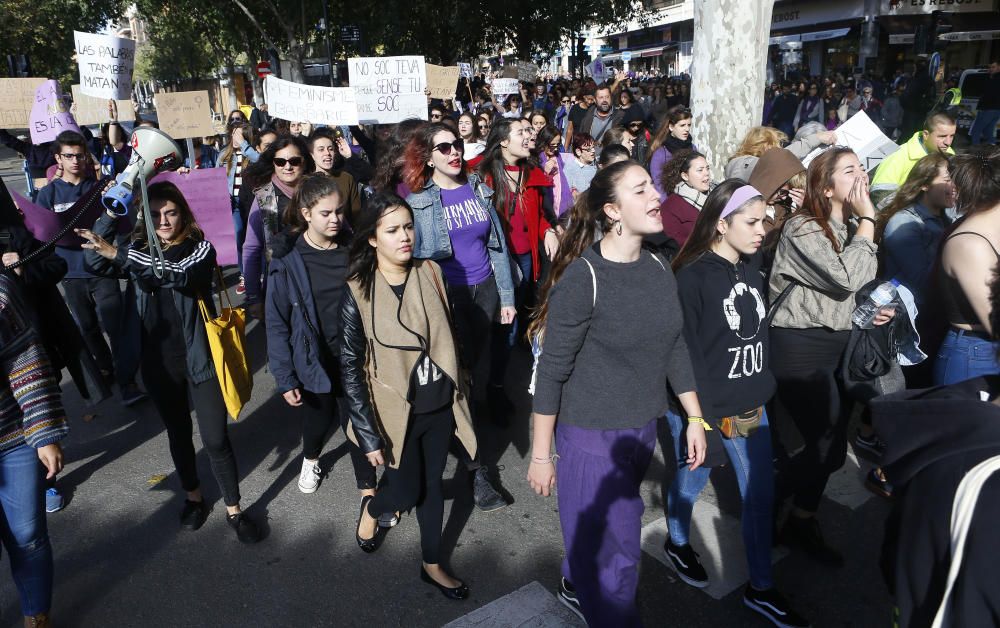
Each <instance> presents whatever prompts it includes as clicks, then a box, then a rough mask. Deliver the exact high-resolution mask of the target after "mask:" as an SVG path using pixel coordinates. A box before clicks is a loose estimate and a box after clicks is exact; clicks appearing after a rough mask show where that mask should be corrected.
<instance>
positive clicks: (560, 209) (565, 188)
mask: <svg viewBox="0 0 1000 628" xmlns="http://www.w3.org/2000/svg"><path fill="white" fill-rule="evenodd" d="M536 144H537V145H538V146H540V147H541V150H540V151H539V154H538V156H539V160H540V162H541V165H542V172H544V173H545V174H547V175H549V176H550V177H551V178H552V183H553V189H552V209H553V210H554V211H555V214H556V216H562V215H563V214H564V213H566V212H567V211H569V208H570V207H572V206H573V190H572V189H571V188H570V186H569V181H567V180H566V174H565V172H564V170H565V168H566V164H565V163H564V162H563V158H562V155H561V154H559V149H560V148H562V134H561V133H560V132H559V129H557V128H556V127H555V126H553V125H551V124H547V125H545V126H544V127H542V130H541V131H539V132H538V139H537V141H536Z"/></svg>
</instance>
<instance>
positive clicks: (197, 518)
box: [181, 499, 208, 530]
mask: <svg viewBox="0 0 1000 628" xmlns="http://www.w3.org/2000/svg"><path fill="white" fill-rule="evenodd" d="M205 519H208V506H206V505H205V502H204V501H200V502H193V501H191V500H190V499H185V500H184V508H183V509H182V510H181V527H182V528H186V529H188V530H197V529H198V528H200V527H201V526H202V524H203V523H205Z"/></svg>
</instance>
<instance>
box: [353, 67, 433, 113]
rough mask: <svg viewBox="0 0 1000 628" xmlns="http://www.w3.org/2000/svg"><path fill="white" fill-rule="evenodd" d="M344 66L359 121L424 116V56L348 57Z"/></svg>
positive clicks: (425, 82) (425, 104) (425, 100)
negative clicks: (346, 69) (346, 68)
mask: <svg viewBox="0 0 1000 628" xmlns="http://www.w3.org/2000/svg"><path fill="white" fill-rule="evenodd" d="M347 66H348V73H349V75H350V79H351V87H352V88H353V89H354V94H355V98H356V100H357V105H358V118H359V119H360V121H361V122H363V123H376V124H394V123H396V122H402V121H403V120H406V119H408V118H417V119H419V120H426V119H427V96H426V95H425V94H424V88H425V86H426V85H427V74H426V71H425V69H424V58H423V57H417V56H406V57H355V58H353V59H348V60H347Z"/></svg>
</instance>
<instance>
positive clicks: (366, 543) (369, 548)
mask: <svg viewBox="0 0 1000 628" xmlns="http://www.w3.org/2000/svg"><path fill="white" fill-rule="evenodd" d="M371 500H372V495H365V496H364V497H362V498H361V510H360V511H359V512H358V528H357V530H355V531H354V537H355V538H356V539H357V541H358V547H360V548H361V551H363V552H365V553H366V554H371V553H372V552H374V551H375V550H377V549H378V546H379V536H380V534H379V530H380V529H381V528H379V527H378V526H375V536H373V537H372V538H370V539H363V538H361V517H362V516H364V513H365V511H366V510H367V509H368V502H370V501H371ZM421 569H422V568H421Z"/></svg>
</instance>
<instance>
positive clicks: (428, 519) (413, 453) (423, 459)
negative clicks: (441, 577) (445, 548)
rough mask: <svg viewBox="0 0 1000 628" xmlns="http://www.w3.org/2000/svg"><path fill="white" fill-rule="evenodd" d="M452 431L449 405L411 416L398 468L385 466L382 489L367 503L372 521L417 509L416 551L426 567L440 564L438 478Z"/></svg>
mask: <svg viewBox="0 0 1000 628" xmlns="http://www.w3.org/2000/svg"><path fill="white" fill-rule="evenodd" d="M454 431H455V415H454V414H452V411H451V406H445V407H444V408H442V409H440V410H438V411H436V412H431V413H428V414H414V415H411V416H410V426H409V428H408V429H407V432H406V438H405V439H404V441H403V450H402V454H401V456H400V460H399V467H398V468H396V469H393V468H391V467H388V466H387V467H386V469H385V473H384V474H383V475H382V488H381V489H380V490H379V492H378V494H377V495H376V496H375V497H374V499H372V500H371V501H370V502H369V503H368V514H369V515H371V516H372V517H375V518H378V516H379V515H381V514H383V513H389V512H396V511H403V510H409V509H410V508H412V507H413V506H416V507H417V523H419V524H420V549H421V553H422V554H423V559H424V562H425V563H427V564H428V565H435V564H437V563H439V562H440V561H441V557H440V555H441V525H442V523H443V521H444V493H443V492H442V487H441V476H442V475H443V474H444V465H445V462H446V461H447V459H448V443H450V442H451V435H452V433H453V432H454Z"/></svg>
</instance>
